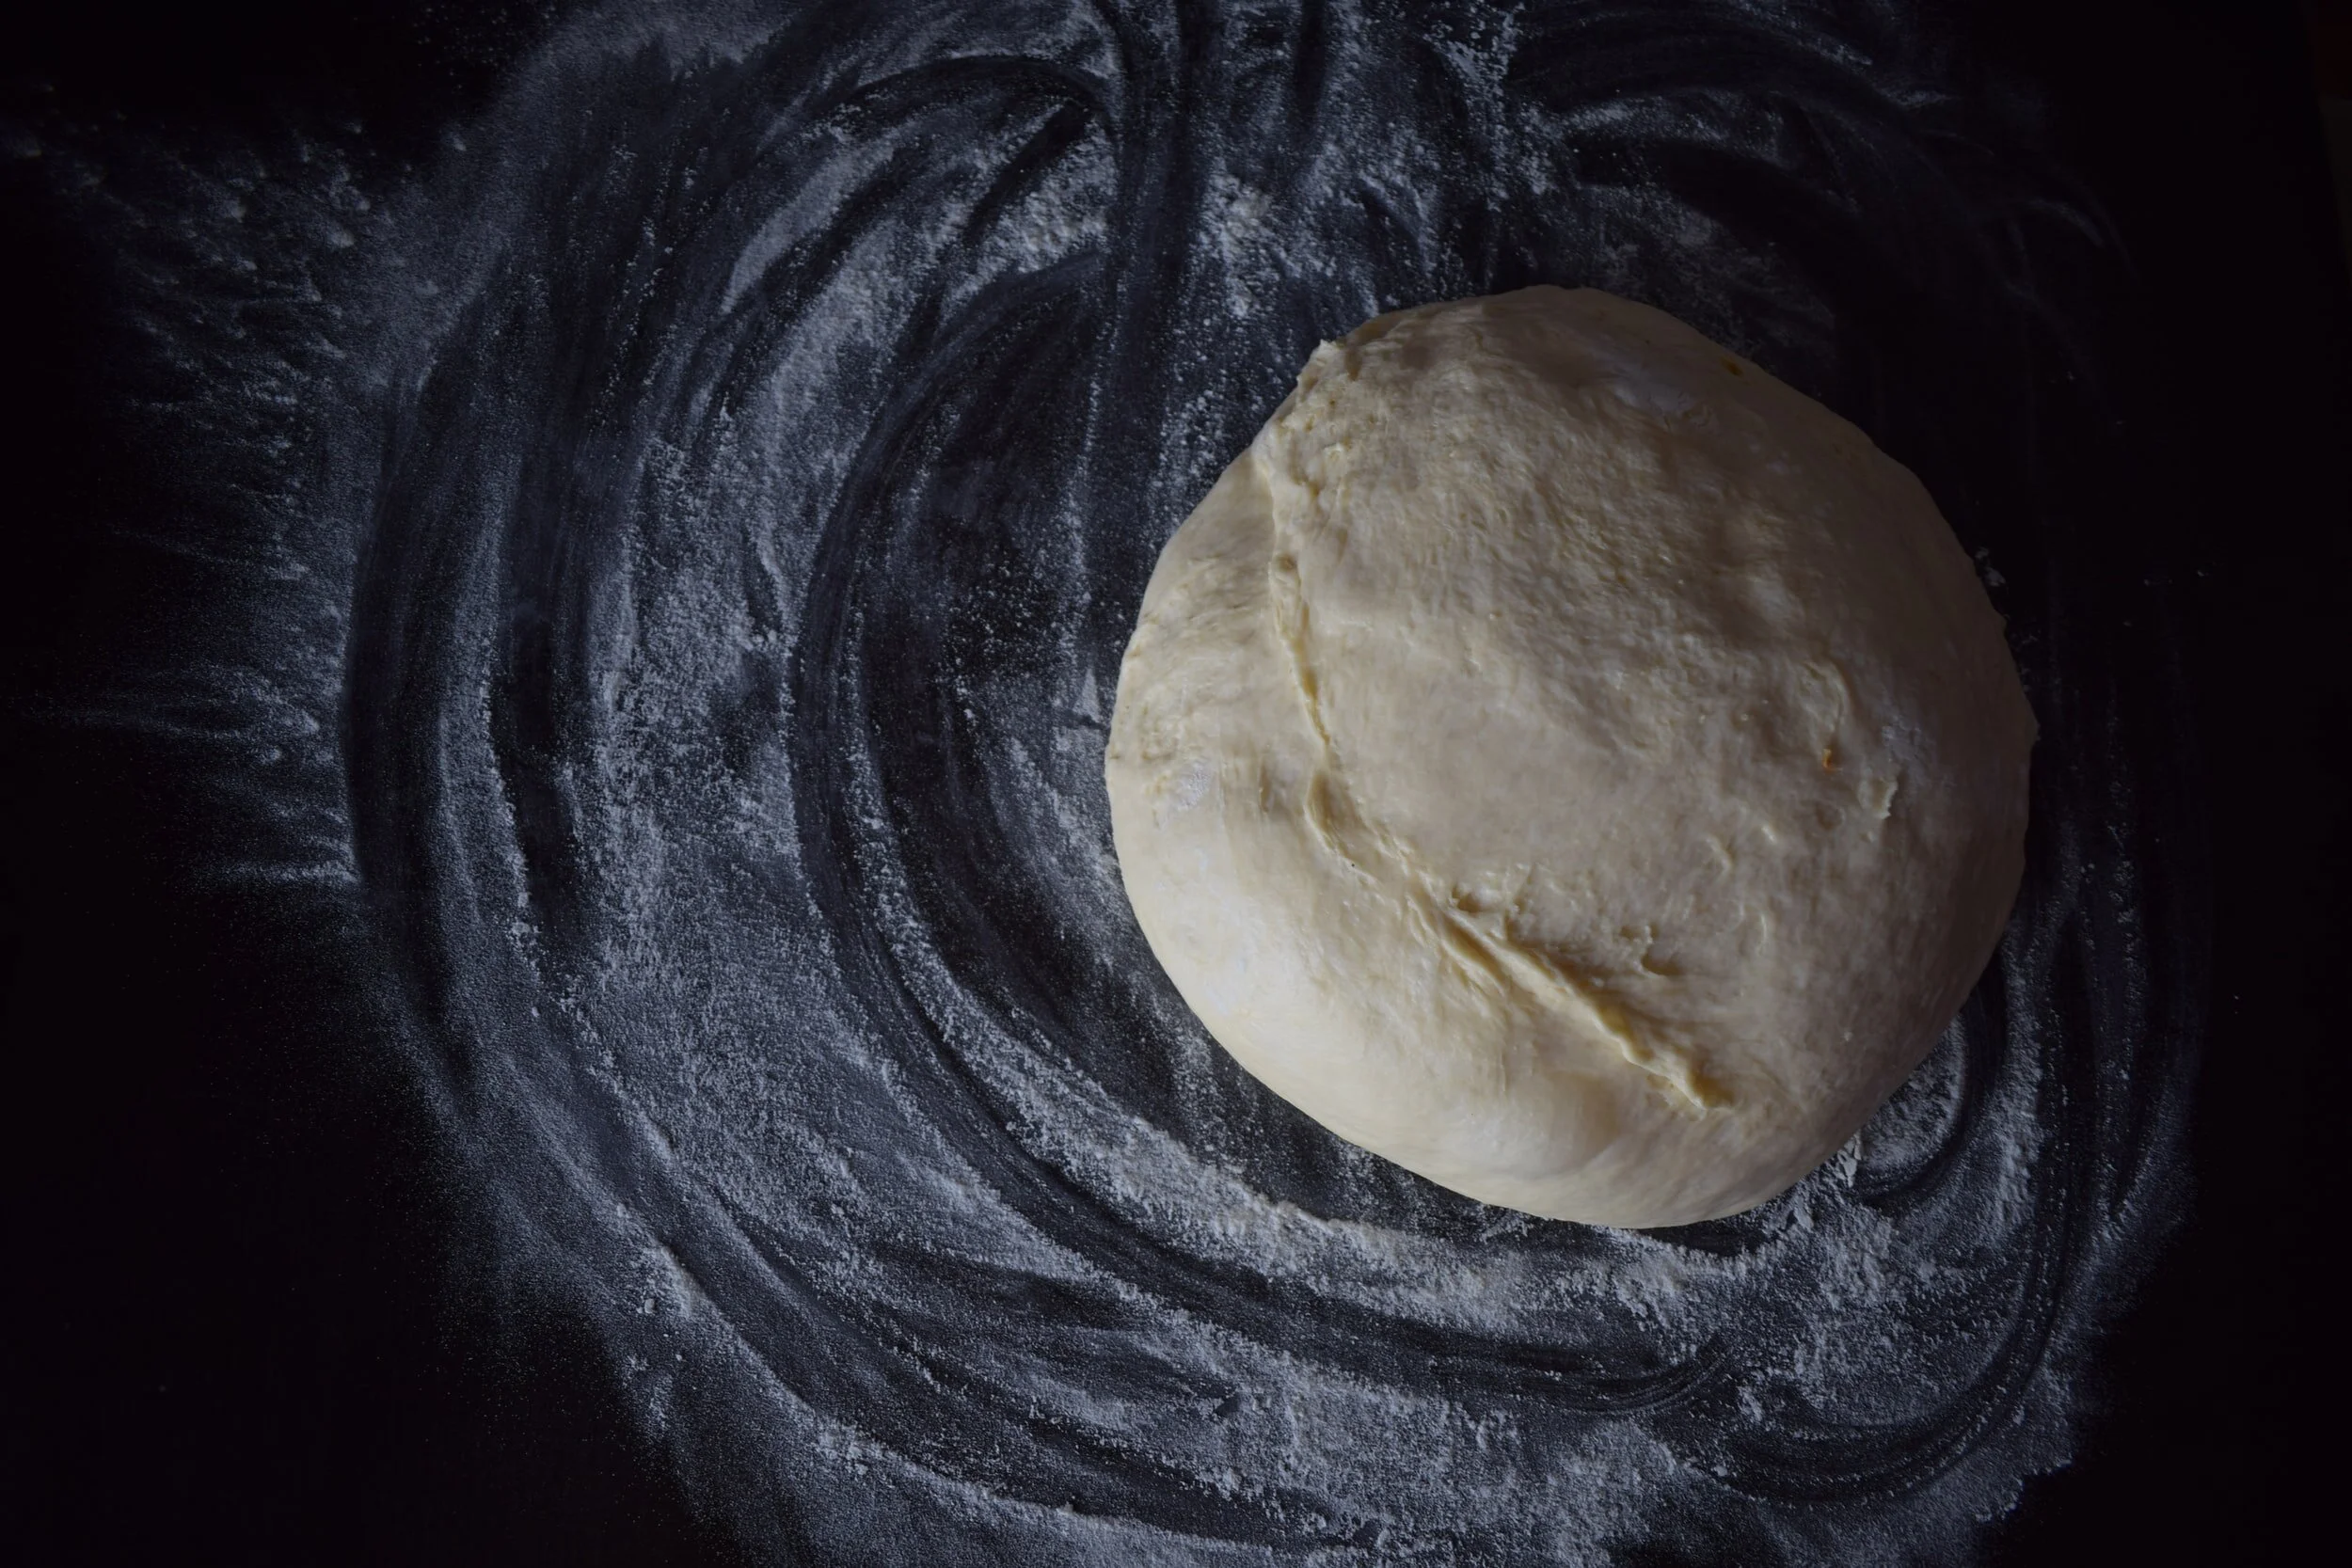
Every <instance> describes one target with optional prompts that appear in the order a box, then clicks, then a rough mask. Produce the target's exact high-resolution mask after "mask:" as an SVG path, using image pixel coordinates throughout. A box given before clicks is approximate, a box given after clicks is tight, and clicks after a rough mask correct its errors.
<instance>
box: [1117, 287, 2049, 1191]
mask: <svg viewBox="0 0 2352 1568" xmlns="http://www.w3.org/2000/svg"><path fill="white" fill-rule="evenodd" d="M2033 737H2034V721H2033V717H2032V714H2031V711H2030V710H2029V709H2028V708H2027V706H2026V700H2025V696H2024V694H2023V692H2022V691H2021V689H2020V688H2019V685H2018V679H2017V673H2016V671H2015V668H2014V667H2013V665H2012V664H2011V663H2010V656H2009V651H2008V648H2007V646H2006V644H2005V643H2004V641H2003V638H2002V631H2001V622H2000V619H1999V617H1998V616H1997V615H1996V614H1995V613H1994V610H1993V608H1992V606H1991V605H1990V604H1989V603H1988V602H1987V601H1986V599H1985V595H1984V593H1983V591H1982V590H1981V589H1980V588H1979V586H1978V583H1977V579H1976V575H1975V573H1974V572H1973V571H1972V570H1971V569H1970V566H1969V562H1968V561H1967V558H1966V557H1965V556H1964V555H1963V553H1962V551H1961V548H1960V546H1959V544H1958V542H1957V541H1955V540H1954V539H1953V537H1952V533H1951V531H1950V529H1949V528H1948V527H1947V525H1946V524H1945V522H1944V520H1943V518H1942V516H1941V515H1939V514H1938V513H1937V511H1936V509H1935V505H1934V503H1933V502H1932V501H1931V500H1930V499H1929V498H1928V495H1927V492H1926V491H1925V490H1924V489H1923V488H1922V487H1921V486H1920V484H1919V482H1918V481H1917V480H1916V479H1915V478H1914V477H1913V476H1912V475H1911V473H1910V472H1909V471H1908V470H1907V469H1905V468H1903V467H1901V466H1900V465H1899V464H1898V463H1896V462H1894V461H1893V460H1892V459H1891V458H1888V457H1887V456H1886V455H1884V454H1883V453H1882V452H1881V451H1878V449H1877V448H1876V447H1874V446H1872V445H1871V443H1870V440H1869V438H1868V437H1867V436H1864V435H1863V434H1862V433H1861V432H1860V431H1858V430H1856V429H1855V428H1854V427H1853V426H1851V425H1850V424H1848V423H1847V422H1846V421H1845V420H1841V419H1839V418H1838V417H1837V416H1836V415H1835V414H1832V413H1831V412H1830V411H1829V410H1827V409H1826V408H1823V407H1822V406H1820V404H1817V403H1814V402H1813V401H1812V400H1811V399H1809V398H1806V397H1805V396H1804V395H1803V394H1802V393H1799V392H1797V391H1795V390H1792V389H1791V388H1788V387H1786V386H1784V385H1782V384H1781V383H1780V382H1778V381H1775V380H1773V379H1772V377H1771V376H1769V375H1767V374H1765V373H1764V372H1762V371H1761V370H1759V369H1757V368H1756V366H1755V365H1754V364H1751V363H1749V362H1748V361H1746V360H1743V359H1741V358H1740V357H1739V356H1736V355H1733V354H1731V353H1729V352H1728V351H1726V350H1724V349H1723V348H1721V347H1719V346H1717V345H1716V344H1714V343H1712V342H1709V341H1708V340H1707V339H1705V338H1703V337H1701V336H1700V335H1699V334H1698V333H1696V332H1694V331H1692V329H1691V328H1689V327H1687V326H1685V325H1682V324H1681V323H1679V322H1677V321H1676V320H1675V319H1674V318H1672V317H1670V316H1667V315H1664V314H1662V313H1661V312H1659V311H1657V310H1653V309H1648V308H1646V307H1645V306H1640V305H1635V304H1631V303H1629V302H1627V301H1625V300H1621V299H1617V298H1613V297H1612V296H1611V295H1608V294H1605V293H1598V292H1597V291H1594V290H1590V289H1583V290H1577V291H1573V292H1571V291H1566V290H1561V289H1554V288H1535V289H1526V290H1521V291H1519V292H1518V293H1508V294H1499V295H1495V296H1492V297H1489V298H1484V299H1471V300H1463V301H1459V302H1456V303H1453V304H1445V305H1433V306H1425V307H1422V308H1421V309H1412V310H1400V311H1397V312H1394V313H1392V314H1390V315H1386V316H1382V317H1379V318H1378V319H1377V320H1375V321H1372V322H1370V323H1367V324H1366V325H1363V326H1361V327H1359V328H1358V329H1357V330H1356V331H1355V332H1353V333H1350V334H1349V335H1348V336H1347V337H1346V338H1345V339H1344V340H1343V341H1339V342H1335V343H1326V344H1324V345H1323V346H1322V347H1321V348H1319V349H1317V350H1316V351H1315V354H1314V356H1313V358H1312V359H1311V360H1310V361H1309V362H1308V364H1307V367H1306V369H1305V370H1304V371H1303V372H1300V374H1299V377H1298V384H1297V387H1296V388H1295V390H1294V391H1293V392H1292V393H1291V395H1290V397H1289V398H1288V399H1287V400H1285V401H1284V403H1283V404H1282V405H1281V406H1280V407H1279V409H1277V410H1276V411H1275V414H1274V417H1273V418H1272V419H1271V420H1268V421H1267V422H1266V425H1265V428H1264V429H1263V430H1262V431H1260V432H1259V434H1258V436H1257V438H1256V439H1255V440H1254V441H1253V442H1252V443H1251V444H1250V447H1249V450H1248V451H1247V452H1245V453H1244V454H1243V455H1242V456H1241V457H1240V458H1239V459H1238V460H1236V461H1235V462H1234V463H1233V465H1232V467H1229V468H1227V469H1226V470H1225V473H1224V476H1223V477H1222V478H1220V479H1219V480H1218V481H1217V483H1216V487H1215V488H1214V489H1213V490H1211V491H1210V493H1209V495H1208V496H1207V498H1206V499H1203V500H1202V501H1201V503H1200V507H1199V509H1198V510H1196V511H1195V512H1194V513H1193V514H1192V515H1191V516H1190V517H1189V518H1188V519H1186V521H1185V523H1184V527H1183V528H1181V529H1179V530H1178V531H1177V532H1176V535H1175V537H1174V538H1173V539H1171V540H1169V542H1168V547H1167V549H1166V551H1165V552H1164V553H1163V554H1162V556H1161V557H1160V561H1159V564H1158V568H1157V569H1156V570H1155V571H1154V572H1153V573H1152V581H1151V586H1150V588H1149V590H1148V591H1147V593H1146V594H1145V595H1144V600H1143V610H1142V615H1141V618H1140V620H1139V622H1138V624H1137V626H1136V632H1135V638H1134V641H1132V642H1131V643H1130V645H1129V647H1128V649H1127V655H1126V659H1125V662H1124V664H1123V665H1122V667H1121V669H1120V681H1119V699H1118V708H1117V712H1116V714H1115V715H1114V717H1113V720H1112V722H1111V738H1110V748H1109V755H1108V759H1107V765H1106V772H1107V777H1108V784H1109V788H1110V802H1111V820H1112V826H1113V830H1114V833H1115V837H1116V841H1117V845H1118V850H1119V858H1120V868H1121V872H1122V875H1123V876H1124V879H1125V881H1126V887H1127V893H1128V896H1129V898H1130V900H1131V901H1132V902H1133V904H1134V906H1135V911H1136V919H1137V920H1138V921H1139V922H1140V923H1141V926H1142V928H1143V931H1144V934H1145V936H1146V937H1147V938H1148V939H1149V940H1150V942H1151V944H1152V952H1153V953H1154V954H1156V955H1157V956H1158V958H1159V960H1160V962H1161V963H1162V964H1163V965H1164V966H1165V967H1166V969H1167V971H1168V975H1169V977H1170V978H1171V979H1172V980H1173V981H1174V982H1175V984H1176V987H1177V989H1178V990H1180V991H1181V992H1183V994H1184V1000H1185V1001H1186V1002H1187V1003H1188V1004H1190V1006H1192V1008H1193V1010H1194V1011H1195V1012H1196V1013H1198V1014H1199V1015H1200V1019H1201V1021H1202V1022H1204V1023H1206V1024H1207V1025H1208V1027H1209V1029H1210V1031H1211V1032H1212V1033H1214V1034H1215V1035H1216V1038H1217V1040H1218V1041H1219V1042H1220V1043H1221V1044H1222V1045H1223V1046H1224V1047H1225V1049H1226V1050H1227V1051H1229V1052H1231V1053H1232V1055H1233V1056H1234V1058H1235V1059H1236V1060H1238V1061H1239V1062H1240V1063H1241V1064H1242V1065H1243V1066H1244V1067H1245V1068H1247V1069H1248V1070H1249V1071H1250V1072H1251V1073H1253V1074H1255V1075H1256V1076H1257V1077H1258V1078H1259V1079H1260V1080H1262V1081H1263V1083H1264V1084H1265V1085H1267V1086H1268V1087H1269V1088H1271V1089H1273V1090H1274V1092H1275V1093H1277V1094H1279V1095H1280V1096H1281V1097H1282V1098H1283V1099H1285V1100H1287V1101H1290V1102H1291V1103H1292V1104H1294V1105H1295V1106H1297V1107H1298V1108H1299V1109H1300V1110H1302V1111H1304V1112H1306V1113H1307V1114H1308V1115H1309V1116H1311V1117H1314V1118H1315V1119H1316V1120H1317V1121H1319V1122H1321V1123H1322V1124H1323V1125H1324V1126H1326V1127H1327V1128H1329V1129H1330V1130H1331V1131H1332V1132H1336V1133H1338V1134H1339V1135H1340V1136H1341V1137H1343V1138H1346V1139H1348V1140H1350V1141H1351V1142H1354V1143H1357V1144H1359V1145H1361V1146H1362V1147H1364V1148H1369V1149H1372V1150H1374V1151H1375V1152H1376V1153H1379V1154H1382V1155H1385V1156H1387V1157H1388V1158H1389V1159H1391V1160H1393V1161H1395V1162H1396V1163H1397V1164H1401V1165H1404V1166H1406V1168H1407V1169H1410V1170H1414V1171H1418V1172H1420V1173H1421V1174H1422V1176H1425V1177H1427V1178H1429V1179H1430V1180H1433V1181H1436V1182H1438V1183H1440V1184H1441V1185H1444V1186H1447V1187H1450V1188H1453V1189H1454V1191H1456V1192H1459V1193H1464V1194H1467V1195H1468V1196H1471V1197H1473V1198H1478V1199H1480V1200H1482V1201H1485V1202H1487V1203H1494V1204H1501V1205H1503V1206H1506V1207H1509V1208H1513V1209H1519V1210H1524V1211H1526V1212H1530V1213H1534V1214H1543V1215H1549V1216H1553V1217H1556V1218H1562V1219H1573V1220H1583V1221H1588V1222H1593V1223H1598V1224H1607V1225H1617V1226H1661V1225H1677V1224H1684V1223H1688V1222H1691V1221H1695V1220H1703V1219H1708V1218H1712V1217H1716V1216H1720V1215H1724V1214H1730V1213H1734V1212H1738V1211H1740V1210H1742V1209H1746V1208H1750V1207H1753V1206H1754V1205H1756V1204H1757V1203H1760V1202H1763V1201H1764V1200H1765V1199H1767V1198H1770V1197H1772V1196H1774V1195H1775V1194H1777V1193H1779V1192H1781V1191H1783V1190H1784V1189H1786V1188H1787V1187H1788V1185H1789V1184H1790V1183H1792V1182H1794V1181H1795V1180H1797V1179H1798V1178H1799V1177H1801V1176H1803V1175H1804V1173H1805V1172H1806V1171H1807V1170H1809V1169H1811V1168H1812V1167H1813V1166H1814V1165H1815V1164H1818V1163H1820V1161H1821V1160H1822V1159H1823V1158H1825V1157H1826V1156H1827V1155H1829V1154H1830V1153H1831V1152H1832V1151H1834V1150H1835V1149H1836V1148H1837V1147H1838V1146H1839V1145H1840V1144H1841V1143H1843V1142H1844V1141H1845V1140H1846V1138H1847V1137H1849V1136H1850V1135H1851V1133H1852V1132H1854V1131H1855V1129H1857V1128H1858V1127H1860V1126H1861V1125H1862V1123H1863V1122H1864V1120H1866V1119H1867V1117H1868V1116H1869V1115H1870V1113H1871V1111H1872V1110H1873V1109H1874V1108H1875V1107H1876V1106H1877V1105H1878V1104H1879V1103H1880V1102H1881V1101H1883V1099H1884V1098H1885V1097H1886V1096H1887V1095H1888V1094H1889V1093H1891V1092H1892V1091H1893V1090H1894V1088H1895V1087H1896V1086H1897V1085H1899V1084H1900V1083H1901V1081H1902V1080H1903V1078H1904V1077H1905V1076H1906V1075H1907V1074H1908V1073H1910V1071H1911V1070H1912V1069H1913V1068H1914V1067H1915V1066H1916V1065H1917V1064H1918V1062H1919V1060H1920V1058H1921V1057H1922V1056H1924V1055H1925V1054H1926V1053H1927V1051H1928V1048H1929V1047H1930V1045H1931V1044H1932V1043H1933V1041H1934V1039H1935V1037H1936V1035H1937V1034H1938V1032H1939V1031H1940V1030H1941V1029H1942V1028H1943V1027H1944V1025H1945V1023H1946V1022H1947V1020H1948V1019H1949V1018H1950V1017H1951V1014H1952V1012H1953V1010H1954V1009H1955V1008H1956V1007H1957V1006H1959V1004H1960V1003H1961V1001H1962V999H1963V997H1964V996H1965V994H1966V992H1967V990H1968V989H1969V987H1970V985H1971V984H1973V983H1974V981H1975V980H1976V978H1977V975H1978V974H1979V972H1980V971H1981V970H1982V968H1983V967H1984V964H1985V961H1986V959H1987V958H1988V957H1989V956H1990V954H1991V953H1992V951H1993V947H1994V942H1995V941H1996V940H1997V938H1998V937H1999V935H2000V931H2001V927H2002V925H2003V923H2004V921H2005V920H2006V918H2007V916H2008V911H2009V908H2010V902H2011V900H2012V899H2013V897H2014V896H2015V894H2016V890H2017V883H2018V879H2019V876H2020V874H2021V871H2022V868H2023V859H2024V857H2023V842H2024V836H2025V828H2026V766H2027V757H2028V752H2030V749H2031V747H2032V743H2033Z"/></svg>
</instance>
